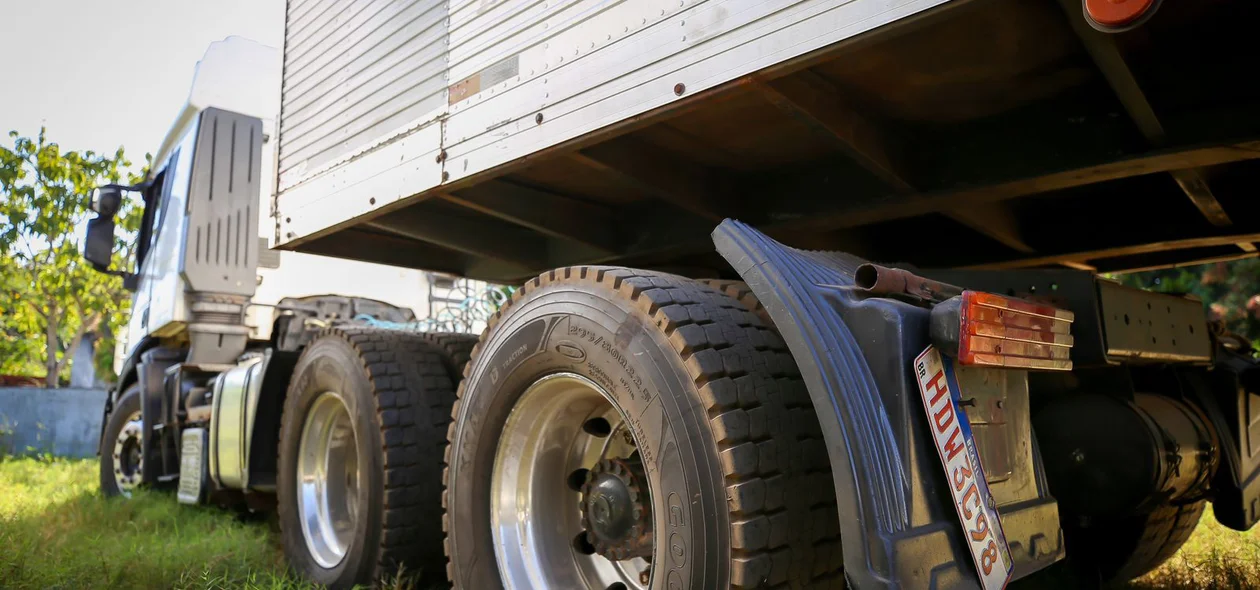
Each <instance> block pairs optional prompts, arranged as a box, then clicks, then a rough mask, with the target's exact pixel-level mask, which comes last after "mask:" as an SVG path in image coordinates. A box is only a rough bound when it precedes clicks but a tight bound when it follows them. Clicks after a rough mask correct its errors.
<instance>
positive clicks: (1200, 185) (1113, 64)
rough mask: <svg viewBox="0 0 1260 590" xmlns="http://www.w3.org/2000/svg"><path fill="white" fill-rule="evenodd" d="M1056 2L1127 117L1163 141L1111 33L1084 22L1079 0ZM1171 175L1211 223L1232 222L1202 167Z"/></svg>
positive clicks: (1161, 130)
mask: <svg viewBox="0 0 1260 590" xmlns="http://www.w3.org/2000/svg"><path fill="white" fill-rule="evenodd" d="M1059 3H1060V4H1062V5H1063V8H1064V10H1066V11H1067V18H1068V22H1069V23H1071V25H1072V30H1073V31H1074V32H1075V33H1076V36H1077V37H1078V38H1080V40H1081V43H1082V44H1083V45H1084V46H1085V50H1086V51H1087V52H1089V55H1090V57H1091V58H1092V59H1093V60H1094V65H1095V66H1097V68H1098V70H1099V71H1100V72H1101V73H1102V75H1103V77H1104V78H1106V80H1107V84H1108V85H1110V86H1111V89H1112V91H1113V92H1114V93H1115V95H1116V98H1117V99H1119V100H1120V104H1122V105H1124V110H1125V111H1127V112H1128V114H1129V118H1130V119H1132V120H1133V124H1134V125H1136V126H1137V128H1138V131H1140V132H1141V133H1142V135H1143V136H1144V137H1146V140H1147V141H1149V142H1151V145H1154V146H1157V147H1158V146H1162V145H1164V144H1166V143H1167V139H1168V134H1167V133H1166V132H1165V130H1164V125H1163V124H1162V123H1161V122H1160V120H1159V116H1157V115H1156V114H1155V109H1154V108H1153V107H1151V103H1150V101H1148V100H1147V99H1146V94H1145V93H1143V92H1142V87H1141V86H1140V85H1139V84H1138V81H1137V78H1136V77H1134V75H1133V72H1132V71H1131V70H1130V69H1129V64H1128V63H1127V62H1126V61H1125V59H1124V55H1122V54H1121V53H1120V49H1119V47H1117V46H1116V42H1115V39H1114V37H1113V36H1111V35H1108V34H1105V33H1101V32H1099V31H1096V30H1094V29H1093V27H1090V26H1089V24H1088V23H1086V22H1085V18H1084V15H1083V14H1082V13H1081V3H1080V2H1079V0H1059ZM1172 177H1173V179H1174V180H1176V181H1177V184H1178V185H1180V186H1181V190H1183V191H1185V193H1186V196H1187V197H1189V198H1190V202H1192V203H1194V206H1195V207H1197V208H1198V209H1199V212H1200V213H1202V214H1203V217H1205V218H1207V220H1208V221H1209V222H1211V223H1212V225H1216V226H1220V227H1224V226H1228V225H1232V224H1233V221H1231V220H1230V218H1229V215H1227V214H1226V213H1225V208H1224V207H1222V206H1221V203H1220V201H1218V200H1216V196H1215V195H1213V194H1212V189H1211V187H1209V186H1208V183H1207V180H1205V179H1204V177H1203V171H1202V169H1200V168H1187V169H1183V170H1175V171H1173V172H1172Z"/></svg>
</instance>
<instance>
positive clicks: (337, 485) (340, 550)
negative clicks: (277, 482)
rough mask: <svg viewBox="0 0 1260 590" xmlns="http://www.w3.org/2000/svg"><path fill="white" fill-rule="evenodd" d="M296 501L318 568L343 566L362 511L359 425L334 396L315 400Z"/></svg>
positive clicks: (324, 395) (304, 440)
mask: <svg viewBox="0 0 1260 590" xmlns="http://www.w3.org/2000/svg"><path fill="white" fill-rule="evenodd" d="M298 444H299V446H298V464H297V470H298V472H297V481H298V485H297V495H298V497H297V500H298V502H297V503H298V514H299V516H300V517H301V519H302V537H303V538H304V539H305V540H306V548H307V550H309V551H310V554H311V557H312V558H314V560H315V563H317V564H319V565H320V567H323V568H326V569H327V568H333V567H336V565H337V564H339V563H341V560H342V559H344V558H345V556H346V552H347V551H348V550H349V549H350V543H351V540H352V539H353V538H354V530H355V523H356V522H357V521H358V512H359V448H358V443H357V442H356V441H355V436H354V422H353V421H352V420H351V418H350V411H349V410H348V409H346V404H345V402H344V401H343V400H342V399H341V396H340V395H338V394H337V393H335V392H331V391H329V392H325V393H322V394H320V395H319V397H317V398H315V403H313V404H311V408H310V410H308V411H307V413H306V421H305V424H304V425H303V426H302V436H301V438H300V439H299V441H298Z"/></svg>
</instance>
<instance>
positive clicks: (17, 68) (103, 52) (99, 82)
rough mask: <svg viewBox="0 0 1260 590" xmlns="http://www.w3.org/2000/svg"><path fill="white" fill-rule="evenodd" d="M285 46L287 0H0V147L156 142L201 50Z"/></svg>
mask: <svg viewBox="0 0 1260 590" xmlns="http://www.w3.org/2000/svg"><path fill="white" fill-rule="evenodd" d="M229 35H239V36H242V37H248V38H250V39H253V40H255V41H259V42H261V43H264V44H266V45H270V46H272V47H277V48H278V47H281V46H282V45H283V42H284V0H0V52H3V53H4V56H3V57H0V141H3V142H4V144H6V145H7V144H8V143H9V142H10V141H11V140H10V139H9V137H8V132H9V131H11V130H12V131H17V132H18V133H20V134H22V135H26V136H32V137H33V136H35V135H36V134H37V133H39V128H40V126H41V125H43V126H46V127H47V128H48V138H49V139H50V140H52V141H55V142H57V143H59V144H61V146H62V148H63V149H70V150H88V149H90V150H94V151H97V152H111V153H112V152H113V151H114V150H115V149H117V148H118V146H120V145H121V146H123V147H124V148H126V151H127V156H128V159H130V160H131V161H132V162H133V164H136V165H137V166H138V165H140V164H142V163H143V162H144V154H145V152H153V151H156V150H157V148H158V144H160V143H161V141H162V137H163V136H164V135H165V134H166V131H167V129H168V128H169V127H170V125H171V123H172V122H174V119H175V116H176V115H178V114H179V110H180V108H181V107H182V106H183V104H184V101H185V99H187V97H188V89H189V87H190V86H191V84H192V75H193V67H194V66H195V65H196V63H197V60H199V59H200V58H201V56H202V54H203V53H205V50H206V47H208V46H209V45H210V43H211V42H213V41H219V40H221V39H223V38H225V37H227V36H229Z"/></svg>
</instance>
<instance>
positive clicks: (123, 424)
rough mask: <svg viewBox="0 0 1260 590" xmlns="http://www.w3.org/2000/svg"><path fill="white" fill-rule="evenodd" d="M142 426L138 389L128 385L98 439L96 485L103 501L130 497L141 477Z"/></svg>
mask: <svg viewBox="0 0 1260 590" xmlns="http://www.w3.org/2000/svg"><path fill="white" fill-rule="evenodd" d="M143 442H144V425H143V422H142V421H141V419H140V385H139V384H134V383H133V384H132V385H131V386H130V387H128V388H127V389H126V390H125V391H124V392H123V394H122V396H121V397H119V398H118V403H116V404H114V410H113V412H111V413H110V415H109V421H108V422H106V424H105V433H104V435H103V436H101V461H100V482H101V493H102V494H104V495H105V496H106V497H114V496H123V497H126V498H130V497H131V492H132V491H133V490H135V489H136V488H138V487H139V486H140V483H141V481H142V479H143V477H144V444H143Z"/></svg>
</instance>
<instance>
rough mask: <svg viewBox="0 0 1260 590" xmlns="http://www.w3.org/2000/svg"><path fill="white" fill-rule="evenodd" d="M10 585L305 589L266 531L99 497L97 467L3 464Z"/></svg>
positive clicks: (3, 577)
mask: <svg viewBox="0 0 1260 590" xmlns="http://www.w3.org/2000/svg"><path fill="white" fill-rule="evenodd" d="M0 490H4V492H3V493H2V494H0V547H4V551H2V552H0V586H3V587H6V588H241V587H248V588H276V589H280V588H284V589H288V588H303V587H306V585H305V584H303V583H302V582H301V581H300V580H298V579H297V578H295V577H293V576H292V575H290V574H288V573H287V572H286V571H285V569H284V568H283V561H282V558H281V555H280V553H279V551H278V550H277V548H276V545H275V543H273V542H272V539H271V533H270V531H269V530H268V528H267V527H266V526H265V525H261V524H259V523H250V522H242V521H240V520H239V519H237V518H235V517H234V516H233V515H232V514H231V513H227V512H224V511H222V510H217V509H212V508H203V507H194V506H183V505H180V504H178V503H176V502H175V500H174V498H173V497H172V496H171V495H170V494H163V493H156V492H155V493H147V494H145V493H141V494H137V495H136V497H135V498H133V501H121V500H112V499H106V498H104V497H102V496H101V495H100V493H99V492H98V491H97V464H96V461H95V460H77V461H63V460H47V459H44V460H40V459H33V458H23V459H8V460H4V461H0Z"/></svg>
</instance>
